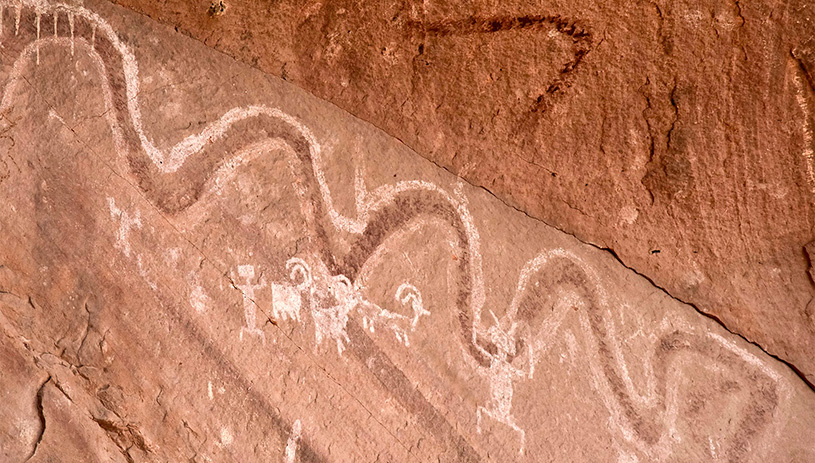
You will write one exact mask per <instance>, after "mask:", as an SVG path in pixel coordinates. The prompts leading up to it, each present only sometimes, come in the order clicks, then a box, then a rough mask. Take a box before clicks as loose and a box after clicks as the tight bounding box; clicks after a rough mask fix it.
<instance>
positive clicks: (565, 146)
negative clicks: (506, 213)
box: [116, 0, 815, 382]
mask: <svg viewBox="0 0 815 463" xmlns="http://www.w3.org/2000/svg"><path fill="white" fill-rule="evenodd" d="M116 1H117V2H118V3H120V4H122V5H126V6H128V7H130V8H133V9H135V10H137V11H140V12H143V13H145V14H147V15H148V16H150V17H152V18H155V19H157V20H159V21H162V22H165V23H168V24H171V25H173V26H175V27H176V29H177V30H179V31H182V32H184V33H187V34H189V35H191V36H192V37H195V38H197V39H199V40H201V41H203V42H204V43H205V44H207V45H209V46H212V47H214V48H216V49H218V50H222V51H224V52H226V53H228V54H230V55H231V56H234V57H236V58H238V59H240V60H242V61H244V62H246V63H250V64H252V65H254V66H256V67H259V68H260V69H262V70H264V71H266V72H269V73H271V74H274V75H277V76H281V77H283V78H284V79H286V80H289V81H291V82H294V83H296V84H297V85H298V86H301V87H303V88H305V89H307V90H309V91H311V92H312V93H314V94H315V95H317V96H319V97H321V98H325V99H327V100H329V101H331V102H333V103H335V104H337V105H338V106H340V107H341V108H343V109H345V110H347V111H349V112H351V113H352V114H354V115H356V116H358V117H360V118H362V119H364V120H366V121H368V122H370V123H372V124H374V125H376V126H377V127H379V128H381V129H383V130H384V131H385V132H387V133H389V134H390V135H392V136H395V137H397V138H398V139H400V140H402V141H403V142H404V143H406V144H407V145H408V146H410V147H411V148H413V149H414V150H416V151H417V152H418V153H419V154H421V155H423V156H425V157H427V158H428V159H430V160H432V161H433V162H435V163H437V164H439V165H441V166H444V167H445V168H447V169H448V170H451V171H452V172H455V173H457V174H460V175H461V176H463V177H464V178H466V179H467V180H468V181H470V182H471V183H473V184H476V185H480V186H483V187H485V188H487V189H489V190H490V191H492V192H493V193H495V194H496V195H498V197H500V198H501V199H502V200H504V201H505V202H507V203H509V204H511V205H513V206H514V207H517V208H519V209H522V210H523V211H525V212H527V213H529V214H530V215H532V216H534V217H536V218H539V219H542V220H544V221H545V222H546V223H549V224H552V225H553V226H556V227H557V228H559V229H561V230H564V231H566V232H568V233H572V234H574V235H576V236H577V237H579V238H580V239H581V240H583V241H587V242H591V243H594V244H596V245H597V246H599V247H603V248H609V249H612V250H613V251H614V252H615V253H616V255H617V256H619V258H620V259H621V260H622V261H623V262H624V263H625V265H627V266H629V267H631V268H633V269H635V270H636V271H638V272H639V273H641V274H643V275H646V276H647V277H648V278H650V279H651V280H652V281H654V282H655V284H657V285H659V286H660V287H662V288H665V290H666V291H668V292H669V293H670V294H671V295H672V296H674V297H676V298H678V299H680V300H682V301H686V302H689V303H692V304H694V305H696V306H697V307H699V308H700V310H703V311H705V312H707V313H710V314H712V315H714V316H715V317H717V318H719V319H720V320H722V321H723V323H724V324H725V325H726V326H727V327H728V328H729V329H731V330H733V331H734V332H737V333H739V334H741V335H743V336H745V337H746V338H748V339H750V340H751V341H754V342H756V343H758V344H760V345H761V346H762V347H763V348H765V349H766V350H767V351H768V352H770V353H772V354H774V355H777V356H779V357H780V358H783V359H785V360H787V361H789V362H791V363H793V364H794V365H796V366H797V368H798V369H800V371H801V372H802V373H803V374H805V375H806V376H807V377H808V378H809V381H810V382H813V381H815V360H813V359H815V304H810V305H809V308H807V306H808V304H809V303H810V301H811V299H812V297H813V282H812V281H811V280H810V278H809V277H808V276H807V269H808V265H809V263H808V261H807V258H806V255H805V253H804V251H803V247H804V245H805V244H806V243H808V242H810V241H812V240H813V239H815V230H814V228H815V207H813V202H814V201H815V157H814V156H813V149H815V145H814V144H813V143H814V142H813V136H812V126H813V124H815V119H813V117H815V35H813V30H815V4H813V3H812V2H808V1H806V0H793V1H790V2H781V3H778V2H775V1H768V0H757V1H749V2H746V1H743V2H740V1H738V0H736V1H734V2H710V1H706V0H701V1H693V0H691V1H679V2H676V1H655V2H634V3H632V2H627V1H613V0H612V1H603V2H596V1H565V2H559V1H547V2H530V1H524V0H512V1H501V2H486V1H470V2H436V1H427V0H422V1H418V0H414V1H409V2H356V1H349V0H345V1H342V0H341V1H331V2H292V1H276V2H260V1H243V2H231V1H229V0H221V1H216V2H212V3H210V2H209V1H206V0H205V1H202V0H197V1H188V0H116Z"/></svg>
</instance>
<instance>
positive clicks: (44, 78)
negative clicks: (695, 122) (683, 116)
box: [0, 0, 815, 463]
mask: <svg viewBox="0 0 815 463" xmlns="http://www.w3.org/2000/svg"><path fill="white" fill-rule="evenodd" d="M0 7H1V8H0V44H2V48H0V61H2V64H3V66H2V67H0V83H2V88H3V94H2V95H3V96H2V100H0V115H2V118H1V119H0V146H2V149H3V150H2V156H1V157H0V167H2V169H3V170H2V172H1V173H2V175H0V199H1V200H0V333H2V336H0V397H2V404H3V406H2V407H0V460H2V461H32V462H35V461H42V462H48V461H105V462H107V461H123V462H132V461H139V462H141V461H145V462H146V461H195V462H214V461H280V462H284V463H293V462H296V461H303V462H306V461H309V462H314V461H372V460H373V461H376V460H379V461H394V462H402V461H501V462H503V461H609V462H646V461H728V462H737V461H738V462H743V461H748V462H759V461H760V462H764V461H813V460H815V448H814V447H813V445H812V442H813V437H815V436H813V429H815V423H813V419H815V418H813V417H815V394H813V391H812V390H811V388H810V387H809V386H808V385H807V384H806V382H805V381H804V380H803V379H802V378H801V377H799V376H798V375H797V374H796V372H795V371H793V370H792V369H790V368H789V367H788V366H787V365H785V364H784V363H782V362H780V361H778V360H776V359H774V358H772V357H771V356H769V355H768V354H766V353H765V352H764V351H762V350H761V349H760V348H759V347H758V346H756V345H753V344H751V343H749V342H747V341H745V340H744V339H743V338H741V337H739V336H738V335H736V334H733V333H731V332H729V331H728V330H727V329H725V328H724V327H723V326H722V325H721V324H720V323H718V322H716V321H715V320H713V319H711V318H709V317H705V316H704V315H702V314H700V313H699V312H698V311H697V310H696V309H695V308H694V307H692V306H689V305H686V304H683V303H681V302H679V301H677V300H676V299H675V298H672V297H670V296H669V295H668V294H667V293H665V292H664V291H663V290H661V289H660V288H658V287H655V286H654V285H653V284H652V283H651V282H650V281H649V280H648V279H646V278H644V277H642V276H640V275H637V274H636V273H635V272H634V271H632V270H630V269H628V268H626V267H625V266H624V265H622V264H621V263H620V262H619V261H618V260H617V259H615V258H614V256H613V255H611V254H610V253H609V252H606V251H603V250H602V249H597V247H596V246H591V245H589V244H586V243H584V242H582V241H580V240H578V239H576V238H575V237H573V236H570V235H568V234H566V233H564V232H562V231H559V230H557V229H555V228H553V227H551V226H548V225H546V224H544V223H543V222H541V221H540V220H536V219H533V218H531V217H529V216H527V215H525V214H524V213H522V212H520V211H518V210H515V209H513V208H511V207H508V206H507V205H506V204H504V203H503V202H501V201H500V200H499V199H497V198H496V197H495V196H493V195H491V194H490V193H489V192H488V191H486V190H484V189H482V188H478V187H475V186H472V185H470V184H468V183H466V182H464V181H462V180H461V179H460V178H459V177H457V176H455V175H453V174H451V173H450V172H447V171H445V170H444V169H441V168H439V167H438V166H436V165H434V164H433V163H431V162H429V161H427V160H426V159H424V158H422V157H421V156H419V155H418V154H417V153H416V152H414V151H413V150H412V149H411V148H410V147H408V146H405V145H404V144H402V143H399V141H398V140H396V139H394V138H392V137H391V136H390V135H388V134H387V133H385V132H383V131H381V130H379V129H378V128H377V127H375V126H373V125H371V124H369V123H367V122H364V121H362V120H359V119H357V118H354V117H352V116H351V115H349V114H348V113H347V112H345V111H343V110H342V109H340V108H338V107H336V106H333V105H331V104H329V103H326V102H325V101H324V100H321V99H319V98H316V97H314V96H313V95H311V94H309V93H307V92H305V91H303V90H301V89H299V88H298V87H296V86H294V85H292V84H290V83H287V82H284V81H283V80H281V79H278V78H274V77H269V76H268V75H267V74H265V73H263V72H261V71H259V70H256V69H252V68H251V67H249V66H247V65H245V64H240V63H238V62H236V61H235V60H233V59H232V58H230V57H228V56H226V55H223V54H220V53H217V52H215V51H213V50H211V49H210V48H208V47H207V46H205V45H203V44H201V43H199V42H196V41H194V40H191V39H189V38H186V37H183V36H181V35H179V34H177V33H176V32H175V31H173V30H172V29H171V28H168V27H165V26H160V25H158V24H157V23H155V22H153V21H150V20H149V19H147V18H145V17H143V16H140V15H137V14H135V13H132V12H129V11H127V10H126V9H123V8H121V7H118V6H114V5H111V4H109V3H107V2H104V1H101V0H99V1H96V0H94V1H89V2H87V3H86V4H85V5H83V6H76V5H66V4H60V3H42V2H30V3H23V4H20V3H10V2H0ZM215 12H217V11H215ZM227 12H228V10H227ZM227 12H224V13H223V14H224V15H225V14H227ZM338 14H339V13H338ZM547 21H548V20H541V21H538V22H535V21H533V23H534V24H532V25H526V23H525V22H524V23H523V24H521V23H520V22H519V23H518V24H519V26H517V27H520V28H521V29H523V30H526V29H524V28H526V27H527V26H528V28H531V29H533V30H538V28H543V27H549V26H552V25H553V27H555V29H556V30H557V29H558V27H559V26H558V23H557V22H556V21H555V22H547ZM510 23H511V24H514V23H512V22H510ZM479 24H480V23H479ZM484 24H487V23H484ZM501 24H503V23H501ZM459 26H461V27H463V26H462V25H461V24H459V25H458V26H456V27H459ZM465 26H466V25H465ZM499 26H500V25H499ZM445 27H447V26H444V25H440V26H439V27H438V30H439V31H440V34H442V35H444V31H445V30H446V29H444V28H445ZM478 27H481V26H478ZM501 27H503V26H501ZM564 27H567V26H564ZM568 27H569V29H567V30H566V32H568V33H569V34H572V35H570V37H574V38H575V40H578V41H580V40H582V38H581V33H580V32H579V31H577V30H576V31H574V32H572V31H571V30H570V26H568ZM523 33H524V34H526V33H528V32H523ZM560 33H561V31H559V32H557V34H560ZM555 35H556V34H555ZM552 38H555V37H552ZM598 46H599V45H598ZM428 53H430V52H429V51H428ZM586 56H589V55H586ZM585 59H588V58H585ZM554 78H555V80H557V79H564V80H560V81H559V82H562V85H563V86H564V88H565V89H566V90H564V91H563V93H562V94H560V93H559V91H554V92H553V94H556V95H555V96H553V97H552V98H553V99H552V100H546V101H547V103H545V104H544V106H542V108H543V107H546V106H547V105H549V104H552V105H554V106H552V107H553V108H554V107H556V106H557V104H559V103H549V102H552V101H555V102H556V101H561V100H558V99H563V100H562V101H565V98H567V97H568V95H569V92H571V91H573V90H574V89H576V88H577V86H576V84H574V83H573V84H568V79H570V78H559V77H554ZM568 85H571V87H569V86H568ZM558 95H559V96H558ZM680 107H681V106H680ZM546 111H550V109H548V108H547V109H546ZM474 120H476V119H474ZM776 328H778V327H777V326H776V327H775V328H772V329H776ZM770 329H771V328H767V330H770ZM767 332H768V333H769V332H770V331H767ZM801 349H804V347H802V348H801ZM801 352H803V350H802V351H801Z"/></svg>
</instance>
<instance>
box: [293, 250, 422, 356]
mask: <svg viewBox="0 0 815 463" xmlns="http://www.w3.org/2000/svg"><path fill="white" fill-rule="evenodd" d="M286 268H287V269H288V270H289V272H290V277H291V279H292V280H293V281H297V282H296V286H295V287H296V288H297V290H299V291H301V292H303V293H305V294H306V295H307V297H308V301H309V309H310V311H311V317H312V319H313V320H314V332H315V338H316V341H317V344H318V345H319V344H322V341H323V339H325V338H330V339H333V340H334V341H335V342H336V343H337V351H338V352H339V353H340V354H342V352H343V350H345V343H347V342H349V339H348V333H347V332H346V325H347V324H348V318H349V315H350V314H351V312H352V311H354V310H358V311H360V312H362V319H363V326H364V327H365V328H366V329H368V330H369V331H371V332H375V329H374V325H376V324H381V325H384V326H385V327H386V329H390V330H391V331H393V333H394V335H395V336H396V339H397V340H398V341H399V342H401V343H403V344H405V345H406V346H409V345H410V342H409V340H408V331H414V330H415V329H416V327H417V325H418V322H419V319H420V318H421V317H422V316H423V315H429V314H430V312H428V311H427V310H426V309H425V308H424V306H423V304H422V296H421V293H420V292H419V290H418V289H416V287H415V286H413V285H410V284H407V283H404V284H402V285H400V286H399V288H398V289H397V290H396V294H395V299H396V301H397V302H400V303H402V304H405V305H407V304H410V307H411V309H412V310H413V317H412V318H411V317H408V316H405V315H402V314H399V313H395V312H391V311H389V310H386V309H383V308H382V307H380V306H379V305H377V304H374V303H373V302H370V301H368V300H367V299H366V298H365V297H364V296H363V295H362V288H360V287H359V286H358V285H356V284H355V283H353V282H351V281H350V280H349V279H348V277H346V276H345V275H331V274H330V273H329V272H328V269H327V268H326V267H325V265H323V264H322V261H319V260H318V261H317V264H316V266H315V267H314V268H315V269H316V271H312V268H311V267H310V266H309V265H308V263H306V261H305V260H303V259H301V258H297V257H295V258H292V259H289V260H288V261H287V262H286ZM298 280H299V281H298ZM281 310H282V312H281V313H282V314H283V315H284V318H287V317H289V316H291V317H292V318H295V317H296V318H297V319H298V320H299V305H297V306H296V310H295V309H294V307H292V308H291V309H287V310H283V309H281Z"/></svg>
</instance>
